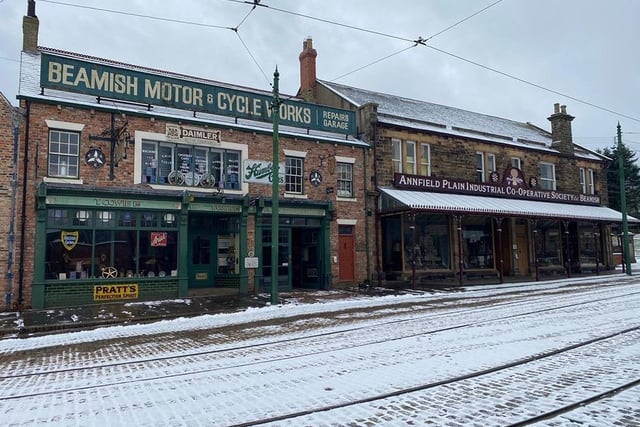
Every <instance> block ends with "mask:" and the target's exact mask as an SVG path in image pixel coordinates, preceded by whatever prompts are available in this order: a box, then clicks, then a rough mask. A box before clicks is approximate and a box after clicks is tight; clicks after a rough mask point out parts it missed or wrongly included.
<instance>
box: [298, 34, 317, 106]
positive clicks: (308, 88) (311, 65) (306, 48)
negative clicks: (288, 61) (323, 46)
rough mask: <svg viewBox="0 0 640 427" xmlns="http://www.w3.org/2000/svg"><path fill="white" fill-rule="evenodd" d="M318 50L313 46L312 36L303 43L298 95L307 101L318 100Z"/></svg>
mask: <svg viewBox="0 0 640 427" xmlns="http://www.w3.org/2000/svg"><path fill="white" fill-rule="evenodd" d="M317 56H318V52H316V50H315V49H314V48H313V41H312V40H311V36H309V37H307V39H306V40H305V41H304V42H303V43H302V52H300V56H299V59H300V90H299V91H298V96H300V97H302V98H303V99H304V100H305V101H308V102H315V100H316V57H317Z"/></svg>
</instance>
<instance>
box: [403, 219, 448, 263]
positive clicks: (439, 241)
mask: <svg viewBox="0 0 640 427" xmlns="http://www.w3.org/2000/svg"><path fill="white" fill-rule="evenodd" d="M411 225H412V224H411V220H410V219H407V220H405V227H404V229H405V233H404V242H405V253H404V260H405V269H410V268H412V265H411V262H412V257H413V259H414V260H415V266H416V269H419V270H420V269H422V270H441V269H450V268H451V255H450V254H451V247H450V244H449V242H450V238H449V236H450V234H449V233H450V230H449V218H448V217H447V216H445V215H416V217H415V222H414V224H413V225H414V226H415V229H412V228H411ZM414 232H415V234H413V233H414Z"/></svg>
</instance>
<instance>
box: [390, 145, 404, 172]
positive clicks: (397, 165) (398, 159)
mask: <svg viewBox="0 0 640 427" xmlns="http://www.w3.org/2000/svg"><path fill="white" fill-rule="evenodd" d="M391 163H392V165H393V171H394V172H395V173H402V163H403V162H402V141H401V140H400V139H397V138H391Z"/></svg>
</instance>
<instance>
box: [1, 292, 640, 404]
mask: <svg viewBox="0 0 640 427" xmlns="http://www.w3.org/2000/svg"><path fill="white" fill-rule="evenodd" d="M638 294H640V292H627V293H623V294H619V295H613V296H609V297H607V298H603V297H598V298H596V299H593V298H591V299H589V300H586V299H584V298H578V300H577V301H572V302H567V301H564V303H563V304H559V305H555V306H552V307H549V306H546V307H544V308H540V309H535V310H526V311H522V312H520V313H513V309H514V306H513V305H514V304H508V303H505V304H504V306H502V307H496V305H493V306H492V308H493V310H495V309H498V308H505V309H508V310H509V313H510V314H509V315H505V316H491V317H487V318H483V319H476V320H474V321H471V322H459V323H457V324H453V325H452V324H448V325H446V326H445V325H444V324H446V323H447V322H446V320H448V319H450V318H451V317H454V318H455V317H458V316H460V315H461V314H469V313H475V314H478V313H480V312H487V311H488V308H487V307H482V308H477V307H476V308H475V309H474V310H472V309H465V310H461V311H452V312H449V313H447V314H446V319H443V318H442V317H441V316H435V317H434V316H433V315H430V316H426V315H425V316H418V317H413V318H404V319H395V320H390V321H385V322H377V323H374V324H367V325H365V326H357V327H351V328H347V329H340V330H333V331H328V332H324V333H317V334H306V335H304V336H294V337H289V338H284V339H280V340H275V341H268V342H262V343H257V344H246V345H240V346H233V347H229V348H214V349H208V350H202V351H195V352H191V353H188V354H168V355H165V356H162V357H152V358H143V359H138V360H125V361H122V362H118V363H109V364H97V365H92V366H75V367H69V368H65V369H56V370H48V371H42V372H31V373H18V374H11V375H2V376H0V386H3V385H4V384H5V383H7V382H10V381H21V380H24V381H29V382H31V383H33V382H34V381H36V382H39V381H41V380H42V382H45V383H46V378H48V377H53V378H56V379H57V381H61V380H64V378H61V376H64V375H68V376H75V375H76V374H77V373H79V372H88V373H86V374H85V376H86V377H88V378H113V376H114V375H116V374H117V372H114V370H116V371H117V369H118V368H123V367H126V368H129V369H131V368H134V371H138V372H145V371H146V370H147V369H149V368H151V369H160V370H163V371H164V372H163V374H162V375H158V376H146V377H145V376H143V377H136V376H135V375H130V374H129V373H125V374H120V375H121V376H123V379H122V380H120V381H111V382H109V381H107V382H102V383H100V384H95V385H91V384H89V385H86V386H82V387H78V388H67V389H59V390H47V391H45V392H42V393H39V392H36V393H30V394H22V395H19V394H15V395H12V396H2V395H1V394H0V401H2V400H12V399H20V398H28V397H36V396H42V395H46V394H51V393H69V392H74V391H79V390H88V389H91V388H96V387H97V388H100V387H108V386H116V385H121V384H128V383H131V382H149V381H156V380H163V379H167V378H172V377H174V378H179V377H181V376H188V375H201V374H207V373H212V372H215V371H223V370H227V369H242V368H249V367H253V366H256V365H260V364H263V363H273V362H277V361H283V360H289V359H296V358H304V357H308V356H310V355H317V354H323V353H324V354H330V353H332V352H336V351H345V350H353V349H356V348H363V347H367V346H375V345H377V344H382V343H386V342H389V341H400V340H407V339H416V338H420V337H422V338H424V337H427V336H430V335H435V334H440V333H445V332H451V331H455V330H460V329H464V328H471V327H478V326H480V325H483V324H490V323H500V322H504V321H506V320H509V319H514V318H516V317H526V316H536V315H539V314H541V313H545V312H550V311H554V310H567V309H570V308H578V307H579V308H581V309H584V307H586V306H588V305H589V304H596V305H601V304H603V303H604V302H607V301H613V300H615V299H620V300H626V299H627V298H628V297H629V296H633V295H638ZM570 299H575V298H570ZM531 304H532V303H531V301H528V302H526V303H523V302H518V303H517V305H519V306H522V305H524V306H526V307H530V306H531ZM489 311H491V310H489ZM438 318H439V319H438ZM435 319H438V320H440V321H442V323H443V325H441V326H440V327H435V328H434V327H433V325H429V326H431V327H430V328H429V329H427V330H425V329H423V326H424V324H425V321H426V320H431V321H433V320H435ZM399 324H402V325H403V326H404V328H396V327H395V326H397V325H399ZM408 325H409V326H411V327H412V328H411V329H409V328H407V326H408ZM389 327H393V331H394V333H395V335H394V336H393V337H389V336H388V335H386V336H384V337H383V338H381V339H375V338H374V337H375V333H376V329H384V328H389ZM362 332H368V334H369V335H370V336H371V337H369V338H367V337H365V338H366V339H362V338H363V335H362ZM346 334H348V335H349V338H348V339H342V342H346V343H349V345H338V346H332V345H330V343H329V341H332V340H334V339H335V337H337V336H340V335H342V336H344V335H346ZM358 339H359V340H360V341H358ZM311 341H318V343H317V344H316V346H311V345H310V344H309V342H311ZM283 347H286V348H288V349H289V350H288V352H287V355H286V356H285V357H280V358H277V359H274V358H273V357H270V356H269V354H271V353H273V352H281V351H282V348H283ZM297 348H302V349H307V351H296V349H297ZM256 350H260V351H263V352H265V354H266V355H263V356H262V357H255V358H253V360H251V361H250V362H246V363H237V362H235V361H236V360H238V359H239V358H241V357H242V355H243V354H246V353H247V352H253V351H256ZM211 356H219V360H222V362H219V361H216V360H212V358H211ZM224 360H230V361H232V362H230V363H227V364H225V363H224ZM168 362H173V363H168ZM196 363H197V364H202V363H205V364H207V365H206V366H205V367H203V368H201V369H198V370H190V369H188V366H190V365H192V364H196ZM171 369H175V372H170V373H167V370H171ZM93 372H96V373H95V374H94V373H93ZM2 388H6V387H0V389H2Z"/></svg>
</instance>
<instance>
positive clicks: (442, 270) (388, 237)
mask: <svg viewBox="0 0 640 427" xmlns="http://www.w3.org/2000/svg"><path fill="white" fill-rule="evenodd" d="M443 186H449V187H451V188H450V189H449V192H437V191H432V190H433V189H434V188H435V189H437V188H442V187H443ZM420 187H426V188H427V189H429V190H431V191H424V189H425V188H420ZM453 187H455V189H456V190H457V191H458V192H454V191H455V190H452V188H453ZM421 190H422V191H421ZM476 191H479V192H480V193H481V194H495V195H496V196H493V197H492V196H488V195H478V194H477V193H476ZM380 192H381V195H382V197H381V219H380V229H381V236H382V245H381V254H382V268H383V273H384V274H383V275H384V277H386V278H387V280H401V281H404V282H412V283H413V284H414V285H415V284H416V283H423V284H427V283H429V282H434V281H453V282H458V283H460V284H462V283H464V281H465V280H472V279H483V280H489V281H494V282H496V283H498V282H500V283H501V282H503V281H504V280H505V278H507V279H508V280H513V279H518V278H531V279H534V278H535V279H536V280H538V279H541V278H545V277H550V276H555V275H564V276H568V277H570V276H571V275H574V274H599V273H600V272H601V271H606V270H612V269H613V268H615V264H614V259H613V250H612V241H611V238H610V229H611V225H612V224H615V223H619V222H621V221H622V216H621V214H620V213H619V212H616V211H614V210H612V209H609V208H607V207H603V206H599V205H597V204H595V203H592V204H582V205H578V204H572V203H559V202H548V201H542V200H539V199H536V198H540V199H541V198H548V199H554V200H569V199H571V197H570V196H569V195H565V194H562V193H558V192H554V194H547V193H546V192H542V191H539V190H536V191H517V189H514V188H511V189H509V190H508V191H507V190H506V189H504V188H502V187H500V186H499V185H494V184H480V185H479V184H477V183H467V184H464V183H462V182H456V183H451V182H449V181H447V180H445V179H438V178H430V177H419V178H416V179H413V178H412V177H410V176H406V175H401V174H396V186H395V188H380ZM509 194H511V195H512V196H513V197H512V198H511V197H507V196H508V195H509ZM519 194H521V195H527V196H528V198H526V197H522V198H518V197H517V196H518V195H519ZM575 197H576V198H578V199H579V198H580V196H575ZM632 220H633V221H635V219H634V218H632Z"/></svg>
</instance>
